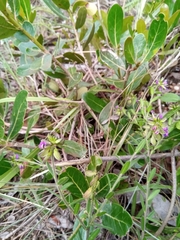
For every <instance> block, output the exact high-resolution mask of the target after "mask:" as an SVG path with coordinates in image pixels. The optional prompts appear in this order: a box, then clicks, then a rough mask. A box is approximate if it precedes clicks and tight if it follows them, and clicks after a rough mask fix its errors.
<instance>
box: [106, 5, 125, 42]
mask: <svg viewBox="0 0 180 240" xmlns="http://www.w3.org/2000/svg"><path fill="white" fill-rule="evenodd" d="M107 28H108V35H109V39H110V41H111V43H112V44H113V45H114V46H115V47H117V46H118V45H119V43H120V37H121V33H122V28H123V10H122V8H121V6H120V5H119V4H114V5H113V6H112V7H111V8H110V10H109V12H108V17H107Z"/></svg>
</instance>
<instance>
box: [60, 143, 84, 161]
mask: <svg viewBox="0 0 180 240" xmlns="http://www.w3.org/2000/svg"><path fill="white" fill-rule="evenodd" d="M61 147H62V148H63V149H64V151H65V153H67V154H70V155H72V156H74V157H79V158H82V157H85V155H86V152H87V149H86V147H85V146H83V145H82V144H80V143H77V142H75V141H71V140H65V141H64V143H63V145H62V146H61Z"/></svg>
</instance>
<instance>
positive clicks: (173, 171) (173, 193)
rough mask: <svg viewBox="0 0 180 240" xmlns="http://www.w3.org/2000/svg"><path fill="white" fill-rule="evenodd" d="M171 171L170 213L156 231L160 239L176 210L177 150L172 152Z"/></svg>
mask: <svg viewBox="0 0 180 240" xmlns="http://www.w3.org/2000/svg"><path fill="white" fill-rule="evenodd" d="M171 169H172V197H171V204H170V206H169V210H168V213H167V215H166V218H165V219H164V221H163V223H162V225H161V226H160V228H159V229H158V230H157V231H156V233H155V236H156V237H158V236H159V235H160V234H161V233H162V231H163V229H164V228H165V226H166V224H167V223H168V221H169V218H170V217H171V213H172V211H173V208H174V204H175V201H176V188H177V180H176V161H175V148H174V149H173V150H172V152H171Z"/></svg>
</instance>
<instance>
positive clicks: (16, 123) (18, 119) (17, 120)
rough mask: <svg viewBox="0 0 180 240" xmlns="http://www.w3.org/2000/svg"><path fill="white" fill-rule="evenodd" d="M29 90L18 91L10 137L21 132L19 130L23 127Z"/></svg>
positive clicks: (9, 132)
mask: <svg viewBox="0 0 180 240" xmlns="http://www.w3.org/2000/svg"><path fill="white" fill-rule="evenodd" d="M26 97H27V91H24V90H22V91H21V92H19V93H18V95H17V97H16V99H15V102H14V106H13V111H12V115H11V121H10V127H9V131H8V139H10V140H11V139H13V138H15V137H16V135H17V134H18V133H19V130H20V129H21V128H22V125H23V120H24V116H25V113H26V108H27V102H26Z"/></svg>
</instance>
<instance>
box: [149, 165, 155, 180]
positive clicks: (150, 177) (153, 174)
mask: <svg viewBox="0 0 180 240" xmlns="http://www.w3.org/2000/svg"><path fill="white" fill-rule="evenodd" d="M155 174H156V168H153V169H152V170H151V171H150V173H149V176H148V182H151V181H152V179H153V177H154V176H155Z"/></svg>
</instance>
